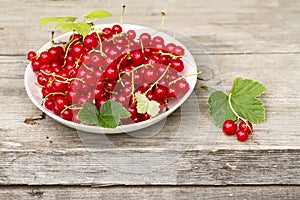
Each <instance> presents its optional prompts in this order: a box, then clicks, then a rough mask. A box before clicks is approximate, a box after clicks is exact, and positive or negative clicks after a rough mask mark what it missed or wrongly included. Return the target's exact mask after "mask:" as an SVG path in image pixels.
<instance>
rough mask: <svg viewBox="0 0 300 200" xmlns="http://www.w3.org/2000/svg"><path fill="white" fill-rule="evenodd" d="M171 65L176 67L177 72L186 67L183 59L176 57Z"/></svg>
mask: <svg viewBox="0 0 300 200" xmlns="http://www.w3.org/2000/svg"><path fill="white" fill-rule="evenodd" d="M171 67H172V68H173V69H175V70H176V71H177V72H182V71H183V69H184V64H183V62H182V60H180V59H175V60H172V61H171Z"/></svg>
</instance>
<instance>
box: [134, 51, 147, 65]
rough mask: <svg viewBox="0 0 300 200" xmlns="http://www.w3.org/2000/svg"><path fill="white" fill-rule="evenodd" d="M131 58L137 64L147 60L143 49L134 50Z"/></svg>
mask: <svg viewBox="0 0 300 200" xmlns="http://www.w3.org/2000/svg"><path fill="white" fill-rule="evenodd" d="M131 60H132V62H133V64H135V65H141V64H143V63H144V61H145V56H144V54H143V52H142V50H134V51H132V52H131Z"/></svg>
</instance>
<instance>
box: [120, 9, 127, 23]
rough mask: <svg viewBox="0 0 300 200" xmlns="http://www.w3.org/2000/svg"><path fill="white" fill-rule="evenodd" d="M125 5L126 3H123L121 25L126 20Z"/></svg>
mask: <svg viewBox="0 0 300 200" xmlns="http://www.w3.org/2000/svg"><path fill="white" fill-rule="evenodd" d="M125 7H126V5H125V4H123V5H122V15H121V20H120V24H121V25H122V24H123V21H124V14H125Z"/></svg>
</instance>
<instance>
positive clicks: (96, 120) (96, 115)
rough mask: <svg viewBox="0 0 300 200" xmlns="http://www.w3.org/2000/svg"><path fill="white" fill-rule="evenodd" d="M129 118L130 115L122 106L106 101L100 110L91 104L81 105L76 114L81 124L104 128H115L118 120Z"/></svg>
mask: <svg viewBox="0 0 300 200" xmlns="http://www.w3.org/2000/svg"><path fill="white" fill-rule="evenodd" d="M128 117H130V113H129V112H128V111H127V110H126V109H125V108H124V107H123V106H122V104H120V103H118V102H115V101H113V100H108V101H106V102H105V103H104V104H103V105H102V106H101V108H100V112H99V111H98V109H97V107H96V106H95V105H94V104H91V103H85V104H83V105H82V109H81V110H80V111H79V113H78V118H79V120H80V121H81V123H82V124H96V125H97V126H100V127H104V128H116V127H117V126H118V125H119V123H120V119H122V118H128Z"/></svg>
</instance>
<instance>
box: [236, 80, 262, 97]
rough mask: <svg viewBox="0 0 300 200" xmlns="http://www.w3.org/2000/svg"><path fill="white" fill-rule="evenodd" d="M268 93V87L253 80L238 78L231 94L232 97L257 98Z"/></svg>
mask: <svg viewBox="0 0 300 200" xmlns="http://www.w3.org/2000/svg"><path fill="white" fill-rule="evenodd" d="M266 91H267V88H266V86H264V85H263V84H261V83H259V82H255V81H253V80H251V79H242V78H241V77H238V78H236V79H235V80H234V82H233V85H232V88H231V90H230V93H231V94H232V97H237V96H244V97H246V96H247V98H251V97H253V98H256V97H258V96H259V95H261V94H263V93H264V92H266Z"/></svg>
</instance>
